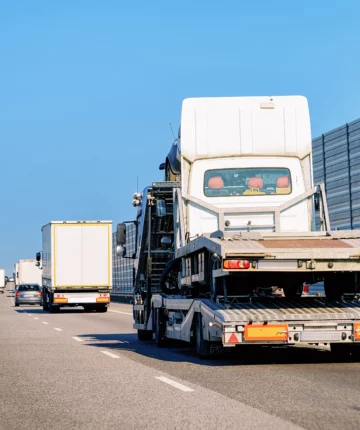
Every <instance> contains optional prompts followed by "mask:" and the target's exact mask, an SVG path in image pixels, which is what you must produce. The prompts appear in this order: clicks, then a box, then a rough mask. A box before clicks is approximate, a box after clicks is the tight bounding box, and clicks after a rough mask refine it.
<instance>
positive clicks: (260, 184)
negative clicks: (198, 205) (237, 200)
mask: <svg viewBox="0 0 360 430" xmlns="http://www.w3.org/2000/svg"><path fill="white" fill-rule="evenodd" d="M290 193H291V176H290V171H289V169H285V168H281V167H251V168H239V169H216V170H207V171H206V172H205V177H204V194H205V196H207V197H221V196H259V195H273V194H290Z"/></svg>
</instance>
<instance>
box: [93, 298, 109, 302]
mask: <svg viewBox="0 0 360 430" xmlns="http://www.w3.org/2000/svg"><path fill="white" fill-rule="evenodd" d="M109 301H110V299H109V297H97V298H96V302H97V303H99V302H101V303H109Z"/></svg>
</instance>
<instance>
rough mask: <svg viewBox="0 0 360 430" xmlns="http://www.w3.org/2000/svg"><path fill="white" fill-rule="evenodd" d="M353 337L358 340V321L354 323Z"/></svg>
mask: <svg viewBox="0 0 360 430" xmlns="http://www.w3.org/2000/svg"><path fill="white" fill-rule="evenodd" d="M354 339H355V340H360V322H357V323H355V324H354Z"/></svg>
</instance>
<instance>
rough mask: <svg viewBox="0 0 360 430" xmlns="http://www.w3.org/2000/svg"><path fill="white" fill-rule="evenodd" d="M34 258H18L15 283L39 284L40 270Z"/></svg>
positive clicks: (40, 280)
mask: <svg viewBox="0 0 360 430" xmlns="http://www.w3.org/2000/svg"><path fill="white" fill-rule="evenodd" d="M36 263H37V262H36V260H19V261H18V263H17V265H16V266H17V273H16V277H17V279H16V285H21V284H39V285H41V282H42V279H41V272H42V270H41V269H39V267H37V265H36Z"/></svg>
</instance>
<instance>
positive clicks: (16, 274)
mask: <svg viewBox="0 0 360 430" xmlns="http://www.w3.org/2000/svg"><path fill="white" fill-rule="evenodd" d="M14 270H15V272H14V284H15V288H16V287H17V286H18V285H19V263H16V264H15V266H14Z"/></svg>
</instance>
